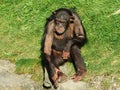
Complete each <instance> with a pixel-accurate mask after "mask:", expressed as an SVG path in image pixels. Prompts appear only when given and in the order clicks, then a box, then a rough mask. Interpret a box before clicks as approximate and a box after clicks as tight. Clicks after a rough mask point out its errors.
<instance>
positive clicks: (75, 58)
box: [41, 8, 87, 87]
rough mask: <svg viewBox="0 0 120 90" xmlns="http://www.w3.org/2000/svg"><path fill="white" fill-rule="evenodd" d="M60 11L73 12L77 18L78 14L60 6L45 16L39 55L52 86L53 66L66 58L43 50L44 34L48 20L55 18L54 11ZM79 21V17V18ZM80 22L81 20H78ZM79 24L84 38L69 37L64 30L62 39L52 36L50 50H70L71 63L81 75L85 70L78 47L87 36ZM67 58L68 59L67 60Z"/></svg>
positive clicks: (53, 82) (56, 65) (60, 63)
mask: <svg viewBox="0 0 120 90" xmlns="http://www.w3.org/2000/svg"><path fill="white" fill-rule="evenodd" d="M61 11H65V12H67V13H68V14H69V15H70V16H72V15H73V14H74V15H75V16H76V17H77V18H79V16H78V14H77V13H76V12H75V11H74V10H69V9H66V8H60V9H58V10H55V11H54V12H53V14H52V15H51V16H50V17H48V18H47V22H46V24H45V31H44V35H43V40H42V47H41V52H42V54H41V56H42V62H43V63H42V65H43V71H45V69H47V72H48V75H49V79H50V80H51V82H52V84H53V85H54V87H57V86H56V82H55V81H54V80H53V79H52V77H53V76H54V74H55V72H56V71H55V68H58V69H59V66H60V65H62V64H64V63H65V62H66V61H67V60H64V59H63V58H62V56H61V54H60V55H56V56H55V55H54V54H53V52H52V53H51V55H48V54H46V53H45V52H44V48H45V47H44V45H45V39H46V35H47V30H48V28H49V27H48V24H49V22H51V21H52V20H54V19H55V15H54V13H58V12H61ZM79 21H80V19H79ZM80 22H81V21H80ZM68 24H69V23H68ZM81 26H82V28H83V32H84V38H80V37H78V36H75V34H73V35H74V37H71V38H69V37H68V35H67V33H66V32H64V33H63V34H64V38H63V39H58V38H56V37H54V39H53V42H52V46H51V48H52V50H53V49H54V50H56V51H58V52H62V51H66V52H70V57H69V59H71V60H72V62H73V64H74V65H75V68H76V75H82V73H84V72H86V68H85V65H84V61H83V59H82V57H81V54H80V48H81V47H82V46H83V45H84V44H85V43H86V42H87V37H86V32H85V29H84V27H83V25H82V22H81ZM69 59H68V60H69ZM44 79H45V77H44Z"/></svg>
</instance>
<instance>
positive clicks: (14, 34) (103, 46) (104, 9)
mask: <svg viewBox="0 0 120 90" xmlns="http://www.w3.org/2000/svg"><path fill="white" fill-rule="evenodd" d="M60 7H67V8H71V7H76V8H77V12H78V13H79V15H80V16H81V19H82V22H83V24H84V26H85V28H86V32H87V37H88V41H89V42H88V43H87V44H86V45H85V46H84V47H83V48H82V55H83V58H84V59H85V62H86V65H87V69H88V74H87V76H86V78H88V79H89V78H90V77H93V76H96V75H103V74H106V73H107V74H109V75H117V76H118V77H119V75H120V70H119V65H120V62H119V60H120V14H119V15H114V16H110V17H108V16H109V15H110V14H111V13H113V12H114V11H116V10H118V9H119V8H120V2H119V0H89V1H88V0H69V1H66V0H0V59H6V60H10V61H12V62H14V63H16V72H17V73H31V74H33V78H34V77H36V76H38V77H39V75H40V76H41V75H42V74H41V72H42V71H41V67H39V64H38V63H39V62H40V60H39V56H40V47H41V45H40V43H41V38H42V34H43V30H44V24H45V22H46V18H47V17H48V16H49V15H50V14H51V12H52V11H54V10H56V9H58V8H60ZM38 68H39V69H38ZM40 80H41V78H40Z"/></svg>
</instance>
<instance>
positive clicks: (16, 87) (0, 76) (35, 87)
mask: <svg viewBox="0 0 120 90" xmlns="http://www.w3.org/2000/svg"><path fill="white" fill-rule="evenodd" d="M14 70H15V65H14V64H12V63H10V62H9V61H6V60H0V90H42V89H41V87H40V84H39V83H38V82H35V81H32V80H31V79H30V77H31V76H30V75H28V74H22V75H17V74H15V73H14Z"/></svg>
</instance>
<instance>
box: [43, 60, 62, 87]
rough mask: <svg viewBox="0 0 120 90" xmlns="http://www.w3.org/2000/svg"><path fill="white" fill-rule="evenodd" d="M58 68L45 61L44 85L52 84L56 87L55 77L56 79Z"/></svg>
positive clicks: (49, 85)
mask: <svg viewBox="0 0 120 90" xmlns="http://www.w3.org/2000/svg"><path fill="white" fill-rule="evenodd" d="M59 71H60V70H59V69H58V68H57V67H56V66H55V65H54V64H53V63H52V62H49V61H46V63H45V67H44V87H45V88H50V87H51V85H53V86H54V88H57V82H56V81H57V79H58V73H59Z"/></svg>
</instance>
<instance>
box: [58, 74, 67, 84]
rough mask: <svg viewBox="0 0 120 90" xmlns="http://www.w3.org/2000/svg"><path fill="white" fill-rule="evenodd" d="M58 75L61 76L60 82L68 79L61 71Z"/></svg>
mask: <svg viewBox="0 0 120 90" xmlns="http://www.w3.org/2000/svg"><path fill="white" fill-rule="evenodd" d="M58 76H59V78H58V82H59V83H62V82H64V81H66V80H67V77H66V75H65V74H64V73H63V72H59V74H58Z"/></svg>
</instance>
